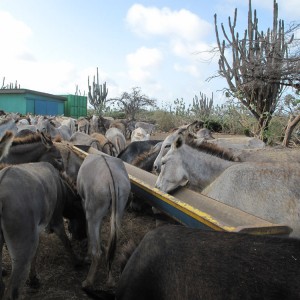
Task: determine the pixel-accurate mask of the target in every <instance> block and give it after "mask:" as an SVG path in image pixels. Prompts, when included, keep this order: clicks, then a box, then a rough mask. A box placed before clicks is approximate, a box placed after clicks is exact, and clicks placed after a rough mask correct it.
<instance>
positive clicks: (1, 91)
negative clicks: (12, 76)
mask: <svg viewBox="0 0 300 300" xmlns="http://www.w3.org/2000/svg"><path fill="white" fill-rule="evenodd" d="M0 94H34V95H38V96H44V97H51V98H55V99H58V100H63V101H67V98H66V97H64V96H59V95H53V94H49V93H43V92H38V91H33V90H28V89H0Z"/></svg>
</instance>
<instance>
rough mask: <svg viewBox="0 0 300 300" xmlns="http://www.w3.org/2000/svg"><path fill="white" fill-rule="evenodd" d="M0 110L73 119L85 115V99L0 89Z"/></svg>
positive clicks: (83, 97)
mask: <svg viewBox="0 0 300 300" xmlns="http://www.w3.org/2000/svg"><path fill="white" fill-rule="evenodd" d="M0 110H3V111H5V112H14V113H20V114H22V115H26V114H28V113H31V114H34V115H50V116H56V115H65V116H69V117H73V118H79V117H85V116H86V115H87V97H85V96H78V95H63V96H59V95H52V94H48V93H42V92H37V91H33V90H28V89H0Z"/></svg>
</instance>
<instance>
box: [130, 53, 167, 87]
mask: <svg viewBox="0 0 300 300" xmlns="http://www.w3.org/2000/svg"><path fill="white" fill-rule="evenodd" d="M162 59H163V55H162V53H161V51H159V50H158V49H156V48H146V47H141V48H139V49H137V50H136V52H134V53H130V54H128V55H127V57H126V61H127V65H128V67H129V71H128V73H129V76H130V78H131V79H133V80H134V81H136V82H147V81H148V82H149V81H152V80H153V79H152V75H151V74H152V71H154V70H155V69H156V68H157V67H158V66H159V64H160V63H161V61H162Z"/></svg>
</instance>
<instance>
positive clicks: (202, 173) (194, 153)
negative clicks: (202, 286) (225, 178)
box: [182, 145, 236, 190]
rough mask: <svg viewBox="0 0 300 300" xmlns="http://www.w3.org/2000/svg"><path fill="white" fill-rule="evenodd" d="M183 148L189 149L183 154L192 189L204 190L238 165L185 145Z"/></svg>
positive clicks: (184, 165) (183, 161)
mask: <svg viewBox="0 0 300 300" xmlns="http://www.w3.org/2000/svg"><path fill="white" fill-rule="evenodd" d="M183 147H187V148H188V149H186V150H185V151H183V152H182V163H183V168H184V169H185V170H186V172H187V176H188V180H189V183H190V186H191V188H192V189H197V190H202V189H204V188H205V187H206V186H207V185H209V184H210V183H211V182H212V181H213V180H215V178H216V177H218V176H219V175H220V174H221V173H222V172H223V171H224V170H226V169H227V168H228V167H230V166H232V165H234V164H236V162H233V161H230V160H226V159H223V158H220V157H218V156H215V155H213V154H208V153H205V152H202V151H199V150H197V149H194V148H192V147H190V146H188V145H183ZM187 153H188V155H187Z"/></svg>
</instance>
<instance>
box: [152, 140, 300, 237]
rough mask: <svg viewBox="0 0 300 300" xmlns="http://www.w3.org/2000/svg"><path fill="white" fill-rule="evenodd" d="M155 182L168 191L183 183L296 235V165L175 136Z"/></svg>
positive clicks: (299, 184)
mask: <svg viewBox="0 0 300 300" xmlns="http://www.w3.org/2000/svg"><path fill="white" fill-rule="evenodd" d="M162 164H163V166H162V170H161V173H160V175H159V177H158V178H157V181H156V187H157V188H159V189H160V190H162V191H164V192H167V193H168V192H172V191H173V190H175V189H176V188H177V187H179V186H182V185H186V184H187V183H189V186H190V187H191V188H192V189H196V190H198V191H201V193H203V194H204V195H206V196H208V197H211V198H213V199H215V200H218V201H220V202H223V203H225V204H227V205H230V206H233V207H235V208H238V209H241V210H243V211H245V212H248V213H249V214H253V215H255V216H257V217H260V218H263V219H265V220H268V221H270V222H272V223H279V224H286V225H288V226H289V227H291V228H292V229H293V232H292V233H291V236H294V237H300V202H299V199H300V168H299V167H300V165H299V164H297V163H296V164H295V163H294V164H289V163H259V162H236V161H235V158H234V157H233V156H232V155H230V154H229V153H228V152H226V151H223V150H222V149H220V148H218V147H217V146H216V145H211V144H209V143H203V144H200V145H193V144H192V143H190V144H186V143H184V140H183V137H181V136H179V137H178V138H177V140H175V141H174V143H173V144H172V146H171V149H170V150H169V151H168V153H167V154H166V155H165V156H164V157H163V159H162Z"/></svg>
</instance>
